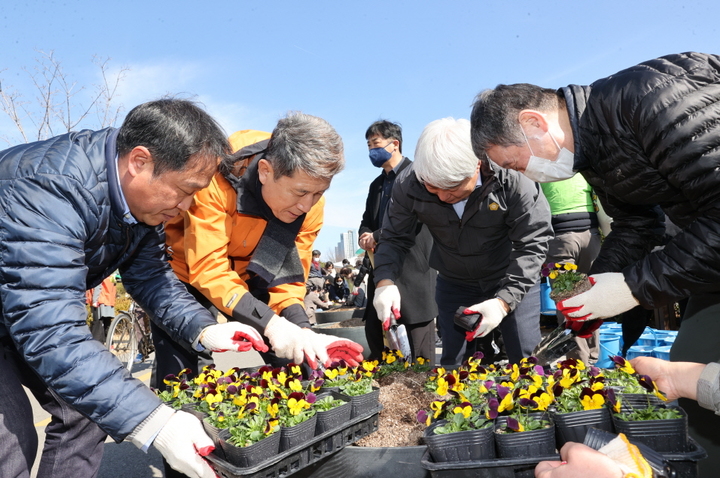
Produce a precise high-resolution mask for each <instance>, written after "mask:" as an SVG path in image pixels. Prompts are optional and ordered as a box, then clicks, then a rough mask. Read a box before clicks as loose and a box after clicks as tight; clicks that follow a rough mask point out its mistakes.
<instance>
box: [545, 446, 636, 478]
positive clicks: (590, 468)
mask: <svg viewBox="0 0 720 478" xmlns="http://www.w3.org/2000/svg"><path fill="white" fill-rule="evenodd" d="M560 457H561V458H562V459H563V461H541V462H540V463H538V465H537V466H536V467H535V478H622V477H623V476H624V473H623V472H622V470H621V469H620V466H618V464H617V463H615V461H614V460H613V459H611V458H609V457H607V456H606V455H603V454H602V453H600V452H598V451H595V450H593V449H592V448H590V447H588V446H585V445H583V444H581V443H573V442H567V443H566V444H565V445H563V447H562V449H561V450H560Z"/></svg>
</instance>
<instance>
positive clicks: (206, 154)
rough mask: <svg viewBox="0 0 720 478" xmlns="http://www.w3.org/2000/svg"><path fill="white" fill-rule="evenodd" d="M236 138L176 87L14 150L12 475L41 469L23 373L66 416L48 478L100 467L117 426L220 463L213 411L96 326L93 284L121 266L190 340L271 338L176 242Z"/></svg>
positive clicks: (9, 249) (50, 453)
mask: <svg viewBox="0 0 720 478" xmlns="http://www.w3.org/2000/svg"><path fill="white" fill-rule="evenodd" d="M228 151H229V145H228V143H227V141H226V139H225V134H224V133H223V131H222V130H221V128H220V127H219V126H218V125H217V123H216V122H215V121H214V120H213V119H212V118H211V117H210V116H208V115H207V113H205V112H204V111H202V110H201V109H200V108H198V107H197V106H196V105H194V104H193V103H191V102H188V101H183V100H175V99H163V100H159V101H154V102H150V103H145V104H143V105H140V106H138V107H136V108H134V109H133V110H132V111H130V113H129V114H128V116H127V118H126V119H125V121H124V123H123V125H122V126H121V127H120V129H113V128H108V129H104V130H101V131H87V130H85V131H81V132H78V133H74V132H73V133H68V134H65V135H62V136H58V137H55V138H51V139H49V140H46V141H40V142H36V143H30V144H24V145H20V146H15V147H13V148H10V149H7V150H5V151H1V152H0V319H1V320H0V443H2V444H3V445H2V447H0V476H2V477H29V476H30V469H31V467H32V465H33V461H34V459H35V455H36V452H37V434H36V432H35V427H34V424H33V416H32V409H31V406H30V402H29V400H28V398H27V396H26V395H25V392H24V391H23V388H22V385H25V386H26V387H27V388H28V389H30V391H31V392H32V393H33V394H34V395H35V397H36V398H37V399H38V401H39V402H40V404H41V405H42V406H43V408H45V409H46V410H47V411H48V412H49V413H50V414H51V415H52V420H51V422H50V424H49V425H48V426H47V428H46V440H45V447H44V450H43V455H42V459H41V462H40V467H39V471H38V475H37V476H38V477H50V476H52V477H54V478H58V477H62V478H65V477H68V478H69V477H73V478H74V477H78V476H96V474H97V471H98V468H99V466H100V461H101V459H102V451H103V442H104V441H105V438H106V436H107V435H108V434H109V435H110V436H111V437H112V438H113V439H115V440H116V441H118V442H119V441H122V440H124V439H126V438H128V439H130V440H131V441H132V442H133V443H134V444H136V445H137V446H138V447H140V448H142V449H144V450H147V448H148V447H149V446H150V445H151V444H153V445H154V446H155V447H156V448H157V449H158V450H159V451H160V452H161V453H162V454H163V456H164V457H165V458H166V459H167V460H168V462H169V463H170V465H171V466H173V467H174V468H176V469H178V470H180V471H182V472H183V473H185V474H187V475H189V476H192V477H214V476H215V473H214V472H213V471H212V470H211V468H210V467H209V466H208V464H207V463H206V462H205V461H204V460H203V459H202V457H201V456H204V455H207V454H208V453H209V452H210V451H211V450H212V441H211V440H210V438H209V437H208V436H207V435H206V434H205V433H204V431H203V429H202V425H201V423H200V422H199V421H198V420H197V419H196V418H194V417H193V416H191V415H189V414H187V413H184V412H180V411H178V412H176V411H174V410H172V409H171V408H169V407H167V406H166V405H163V404H162V403H161V402H160V400H159V399H158V398H157V396H155V394H154V393H153V392H152V391H151V390H150V389H148V388H147V387H145V386H144V385H143V384H142V382H140V381H138V380H136V379H133V378H132V377H131V375H130V374H129V373H128V372H127V370H126V369H124V368H123V367H122V365H121V364H120V362H119V361H118V360H117V359H116V358H115V357H114V356H113V355H112V354H111V353H110V352H109V351H108V350H107V349H105V348H104V347H103V345H102V344H101V343H100V342H97V341H95V340H93V339H92V336H91V334H90V330H89V329H88V327H87V326H86V318H87V312H86V309H85V290H87V289H92V288H93V287H95V286H96V285H98V284H100V283H101V282H102V280H103V279H104V278H105V277H106V276H108V275H109V274H111V273H112V272H113V271H114V270H115V269H119V270H120V272H121V274H122V277H123V283H124V285H125V288H126V290H127V291H128V292H129V293H130V294H131V295H132V296H133V298H134V299H135V300H136V301H137V302H138V303H139V304H140V305H141V306H142V308H143V309H145V310H146V311H147V312H148V313H149V314H150V316H151V317H152V320H153V321H154V323H155V324H157V325H158V326H159V327H161V328H162V329H163V330H164V331H166V332H167V333H168V334H169V335H171V336H172V337H173V338H174V339H175V340H177V341H178V342H181V343H183V344H185V346H187V347H188V348H191V347H192V348H194V349H195V350H203V349H208V350H210V351H217V350H237V351H240V350H249V349H250V347H251V346H254V347H255V348H256V349H263V348H265V345H264V344H263V342H262V339H261V338H260V336H259V334H258V333H257V332H255V331H254V329H252V328H251V327H248V326H244V325H242V324H240V323H238V322H233V323H229V324H217V322H216V320H215V319H214V317H212V315H211V314H210V313H209V312H207V310H206V309H205V308H204V307H202V306H201V305H200V304H198V303H197V302H196V301H195V300H194V299H193V298H192V296H190V294H189V293H188V292H187V291H186V289H185V287H184V286H183V285H182V284H181V283H180V282H179V281H178V279H177V278H176V276H175V274H174V273H173V271H172V269H171V268H170V267H169V265H168V264H167V262H166V255H165V252H164V244H165V237H164V232H163V223H164V222H165V221H167V220H169V219H171V218H173V217H174V216H176V215H177V214H179V213H180V211H181V210H186V209H188V208H189V207H190V204H191V202H192V198H193V195H194V194H195V192H197V191H198V190H200V189H202V188H204V187H205V186H207V185H208V184H209V183H210V179H211V178H212V176H213V174H214V173H215V170H216V166H217V163H218V160H219V159H221V158H222V157H224V156H225V154H227V153H228Z"/></svg>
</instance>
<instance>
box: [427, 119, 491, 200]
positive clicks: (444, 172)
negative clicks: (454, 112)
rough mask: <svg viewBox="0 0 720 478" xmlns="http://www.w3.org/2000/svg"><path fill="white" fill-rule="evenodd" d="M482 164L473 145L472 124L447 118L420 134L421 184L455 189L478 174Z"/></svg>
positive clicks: (464, 120)
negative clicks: (471, 136) (476, 171)
mask: <svg viewBox="0 0 720 478" xmlns="http://www.w3.org/2000/svg"><path fill="white" fill-rule="evenodd" d="M478 161H479V159H478V157H477V156H475V153H474V152H473V149H472V146H471V144H470V122H469V121H468V120H466V119H455V118H443V119H439V120H435V121H433V122H432V123H430V124H428V125H427V126H425V129H423V132H422V133H421V134H420V138H419V139H418V142H417V146H416V147H415V161H414V162H413V169H414V170H415V176H417V178H418V180H419V181H420V182H421V183H426V182H427V183H429V184H430V185H432V186H435V187H437V188H440V189H452V188H454V187H455V186H457V185H458V184H459V183H460V182H462V181H463V180H465V179H467V178H469V177H470V176H472V175H473V174H475V170H476V169H477V165H478Z"/></svg>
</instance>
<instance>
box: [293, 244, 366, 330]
mask: <svg viewBox="0 0 720 478" xmlns="http://www.w3.org/2000/svg"><path fill="white" fill-rule="evenodd" d="M321 255H322V253H321V252H320V251H318V250H317V249H316V250H314V251H313V252H312V262H311V264H310V273H309V274H308V279H307V281H306V283H305V288H306V292H305V311H306V312H307V314H308V318H309V319H310V323H311V324H312V325H315V323H316V321H315V313H316V311H317V310H318V309H319V310H330V309H334V308H338V307H365V306H366V305H367V292H366V291H367V285H368V277H367V268H366V267H365V266H364V265H363V259H360V258H356V259H355V266H354V267H351V266H350V260H349V259H347V258H345V259H343V260H342V261H341V262H340V268H339V270H338V271H337V272H336V271H335V264H334V263H333V262H332V261H327V262H325V263H324V264H323V263H321V262H320V256H321Z"/></svg>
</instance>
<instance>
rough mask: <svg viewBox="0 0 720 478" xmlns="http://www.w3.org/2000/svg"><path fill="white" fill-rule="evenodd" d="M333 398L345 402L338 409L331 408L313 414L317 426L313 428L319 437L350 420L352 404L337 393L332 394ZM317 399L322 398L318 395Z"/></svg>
mask: <svg viewBox="0 0 720 478" xmlns="http://www.w3.org/2000/svg"><path fill="white" fill-rule="evenodd" d="M331 395H332V396H333V398H336V399H340V400H347V401H346V402H345V403H344V404H343V405H340V406H339V407H335V408H331V409H330V410H326V411H321V412H320V411H319V412H317V413H316V414H315V416H317V425H316V426H315V434H316V435H320V434H321V433H324V432H326V431H329V430H335V429H338V428H340V427H342V426H344V425H345V423H347V422H348V421H349V420H350V416H351V414H352V404H351V403H350V401H349V399H348V397H346V396H344V395H340V394H339V393H332V394H331ZM318 398H322V395H319V396H318Z"/></svg>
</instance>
